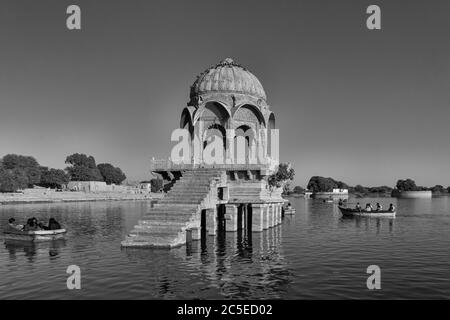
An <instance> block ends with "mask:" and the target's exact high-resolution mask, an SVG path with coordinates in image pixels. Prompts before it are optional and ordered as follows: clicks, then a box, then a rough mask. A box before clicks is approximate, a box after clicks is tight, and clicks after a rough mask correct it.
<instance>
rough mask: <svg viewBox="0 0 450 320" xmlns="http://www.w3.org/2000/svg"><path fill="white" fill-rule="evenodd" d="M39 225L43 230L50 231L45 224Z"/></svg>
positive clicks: (40, 223) (39, 223)
mask: <svg viewBox="0 0 450 320" xmlns="http://www.w3.org/2000/svg"><path fill="white" fill-rule="evenodd" d="M37 225H38V227H39V228H40V229H42V230H49V229H48V227H47V226H46V225H45V224H43V223H42V222H38V224H37Z"/></svg>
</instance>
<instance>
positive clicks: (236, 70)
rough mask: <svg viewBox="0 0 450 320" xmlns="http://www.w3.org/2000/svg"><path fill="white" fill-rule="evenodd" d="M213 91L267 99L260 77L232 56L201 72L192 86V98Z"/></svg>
mask: <svg viewBox="0 0 450 320" xmlns="http://www.w3.org/2000/svg"><path fill="white" fill-rule="evenodd" d="M212 92H218V93H240V94H248V95H251V96H254V97H256V98H260V99H263V100H266V93H265V92H264V88H263V86H262V85H261V82H259V80H258V78H256V77H255V75H254V74H253V73H251V72H250V71H248V70H247V69H246V68H244V67H243V66H241V65H239V64H237V63H235V62H234V61H233V59H231V58H227V59H225V60H223V61H222V62H220V63H219V64H217V65H215V66H213V67H211V68H209V69H207V70H206V71H205V72H203V73H202V74H200V75H199V76H198V77H197V80H195V82H194V84H193V85H192V86H191V93H190V98H191V99H193V98H194V97H196V96H199V95H202V94H205V93H212Z"/></svg>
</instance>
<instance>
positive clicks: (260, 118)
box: [233, 103, 266, 129]
mask: <svg viewBox="0 0 450 320" xmlns="http://www.w3.org/2000/svg"><path fill="white" fill-rule="evenodd" d="M233 120H234V121H236V122H238V123H243V122H251V123H255V124H258V126H257V127H259V126H262V127H263V128H265V127H266V122H265V120H264V115H263V114H262V112H261V110H259V108H258V107H256V106H254V105H252V104H249V103H245V104H242V105H240V106H238V107H237V108H236V110H235V111H234V112H233ZM255 129H257V128H255Z"/></svg>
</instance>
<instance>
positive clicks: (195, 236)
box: [191, 227, 202, 240]
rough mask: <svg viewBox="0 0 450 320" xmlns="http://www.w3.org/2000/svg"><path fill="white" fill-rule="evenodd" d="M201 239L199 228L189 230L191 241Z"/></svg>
mask: <svg viewBox="0 0 450 320" xmlns="http://www.w3.org/2000/svg"><path fill="white" fill-rule="evenodd" d="M201 238H202V234H201V230H200V228H199V227H194V228H191V240H200V239H201Z"/></svg>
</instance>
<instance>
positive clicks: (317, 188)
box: [307, 176, 346, 192]
mask: <svg viewBox="0 0 450 320" xmlns="http://www.w3.org/2000/svg"><path fill="white" fill-rule="evenodd" d="M339 182H340V181H339ZM340 185H341V186H342V185H346V184H344V183H343V182H340ZM334 188H339V186H338V181H335V180H334V179H332V178H324V177H320V176H313V177H311V179H309V182H308V186H307V189H309V190H311V191H312V192H331V191H333V189H334ZM343 189H344V188H343ZM345 189H346V188H345Z"/></svg>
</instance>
